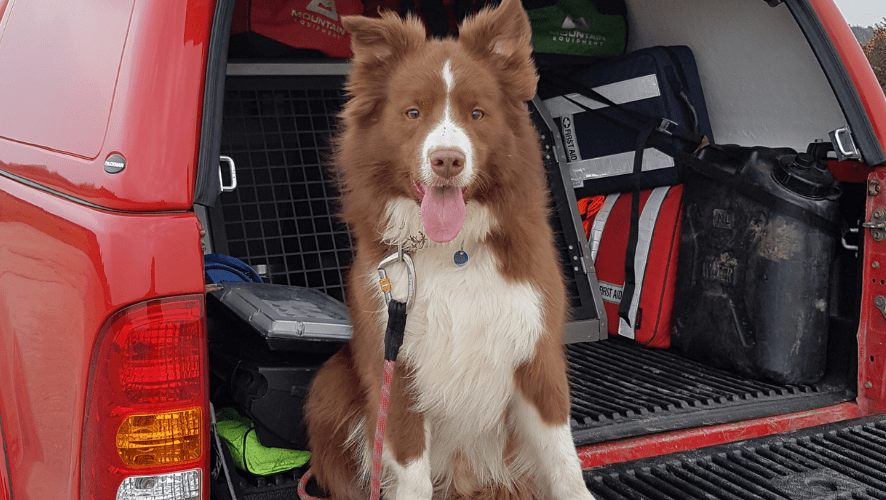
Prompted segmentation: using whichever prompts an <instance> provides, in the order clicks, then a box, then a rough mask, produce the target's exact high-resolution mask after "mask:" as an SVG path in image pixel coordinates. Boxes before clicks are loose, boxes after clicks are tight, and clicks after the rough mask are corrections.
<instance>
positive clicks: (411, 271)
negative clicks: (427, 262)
mask: <svg viewBox="0 0 886 500" xmlns="http://www.w3.org/2000/svg"><path fill="white" fill-rule="evenodd" d="M397 262H402V263H404V264H406V277H407V281H408V283H407V292H406V310H407V311H408V310H409V309H410V308H412V302H413V299H415V264H413V263H412V257H410V256H409V254H408V253H406V252H404V251H403V245H397V251H396V252H394V253H392V254H391V255H388V256H387V257H385V258H384V259H382V261H381V262H380V263H379V264H378V284H379V286H381V291H382V293H383V294H384V296H385V302H386V303H388V304H390V303H391V280H389V279H388V273H387V271H386V270H385V268H387V267H388V266H389V265H391V264H394V263H397Z"/></svg>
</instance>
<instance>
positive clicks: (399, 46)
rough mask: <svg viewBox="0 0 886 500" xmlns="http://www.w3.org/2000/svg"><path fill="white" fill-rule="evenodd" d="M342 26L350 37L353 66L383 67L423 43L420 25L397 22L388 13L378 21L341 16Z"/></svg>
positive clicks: (415, 22)
mask: <svg viewBox="0 0 886 500" xmlns="http://www.w3.org/2000/svg"><path fill="white" fill-rule="evenodd" d="M341 24H342V26H344V28H345V29H346V30H347V31H348V33H350V34H351V50H352V51H353V52H354V64H355V65H360V66H370V67H371V66H377V65H386V64H389V63H390V62H392V61H394V60H397V59H399V58H400V57H402V56H403V55H405V54H408V53H409V52H411V51H413V50H415V49H416V48H418V47H419V46H421V44H423V43H424V42H425V29H424V27H423V26H422V25H421V21H419V20H418V19H416V18H414V17H410V18H408V19H405V20H404V19H400V17H399V16H397V14H395V13H393V12H390V11H385V12H382V13H381V17H378V18H371V17H363V16H343V17H342V18H341Z"/></svg>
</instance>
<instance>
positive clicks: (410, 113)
mask: <svg viewBox="0 0 886 500" xmlns="http://www.w3.org/2000/svg"><path fill="white" fill-rule="evenodd" d="M419 115H420V113H419V112H418V110H417V109H415V108H412V109H410V110H409V111H407V112H406V116H407V117H408V118H410V119H412V120H415V119H416V118H418V117H419Z"/></svg>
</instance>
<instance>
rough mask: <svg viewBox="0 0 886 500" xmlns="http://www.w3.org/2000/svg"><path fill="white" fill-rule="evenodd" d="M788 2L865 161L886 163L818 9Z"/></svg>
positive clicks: (799, 1)
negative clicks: (816, 11) (819, 16)
mask: <svg viewBox="0 0 886 500" xmlns="http://www.w3.org/2000/svg"><path fill="white" fill-rule="evenodd" d="M784 3H785V4H786V5H787V6H788V9H789V10H790V11H791V14H792V15H793V16H794V19H795V20H796V21H797V25H798V26H799V27H800V30H802V31H803V34H804V35H805V36H806V40H808V41H809V45H810V47H812V52H813V53H814V54H815V57H816V58H818V62H819V64H821V68H822V69H823V70H824V73H825V76H826V77H827V79H828V82H829V83H830V84H831V89H833V91H834V94H835V95H836V96H837V101H838V102H839V103H840V108H841V109H842V110H843V114H844V115H845V117H846V121H848V122H849V129H850V130H851V131H852V136H853V138H854V139H855V143H856V146H857V147H858V149H859V150H860V151H861V154H862V156H863V157H864V161H865V163H866V164H867V165H868V166H871V167H873V166H876V165H879V164H881V163H883V162H886V154H884V152H883V148H882V147H881V145H880V142H879V141H878V140H877V135H876V134H875V133H874V128H873V126H872V125H871V121H870V119H869V118H868V115H867V111H865V108H864V105H863V104H862V102H861V99H860V98H859V96H858V92H857V91H856V90H855V85H853V83H852V79H851V78H849V73H848V72H847V71H846V67H845V66H844V65H843V61H842V60H841V59H840V56H839V55H838V54H837V49H836V48H834V44H833V43H832V42H831V39H830V37H829V36H828V34H827V32H826V31H825V29H824V26H823V25H822V24H821V21H820V20H819V18H818V15H817V14H816V13H815V10H814V9H813V8H812V6H811V5H810V4H809V1H808V0H784Z"/></svg>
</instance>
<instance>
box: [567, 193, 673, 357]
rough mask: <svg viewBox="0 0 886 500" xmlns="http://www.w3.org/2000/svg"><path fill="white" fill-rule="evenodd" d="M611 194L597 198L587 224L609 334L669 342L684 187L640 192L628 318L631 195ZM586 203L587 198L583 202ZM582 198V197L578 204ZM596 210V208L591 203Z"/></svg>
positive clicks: (656, 343) (646, 341)
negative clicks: (624, 313)
mask: <svg viewBox="0 0 886 500" xmlns="http://www.w3.org/2000/svg"><path fill="white" fill-rule="evenodd" d="M637 194H638V193H614V194H610V195H608V196H606V197H605V199H603V202H602V205H600V204H599V203H597V205H600V206H599V210H598V211H597V212H596V214H593V213H589V215H588V219H587V221H586V224H585V228H586V229H585V230H586V231H588V242H589V246H590V247H591V255H592V256H593V258H594V268H595V269H596V272H597V280H598V281H599V282H600V292H601V293H602V295H603V307H604V309H605V310H606V318H607V320H608V321H607V323H608V325H609V327H608V330H609V333H610V334H611V335H619V336H622V337H627V338H631V339H634V340H635V341H637V342H639V343H641V344H644V345H646V346H649V347H660V348H666V347H668V346H670V344H671V312H672V309H673V304H674V291H675V288H676V283H677V251H678V249H679V246H680V223H681V221H682V215H683V204H682V198H683V186H682V185H677V186H664V187H659V188H655V189H649V190H644V191H640V192H639V196H640V216H639V221H638V227H639V231H638V239H637V247H636V251H635V252H634V255H633V259H634V266H633V267H634V279H635V283H636V285H635V288H634V294H633V297H632V300H631V307H630V313H629V314H628V318H626V319H625V318H620V317H619V315H618V310H619V305H620V304H621V301H622V300H623V292H624V284H625V258H626V253H627V248H628V233H629V230H630V229H629V228H630V224H631V197H632V196H637ZM585 203H587V202H585ZM581 204H582V202H580V205H581ZM594 208H595V209H596V207H594Z"/></svg>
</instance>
